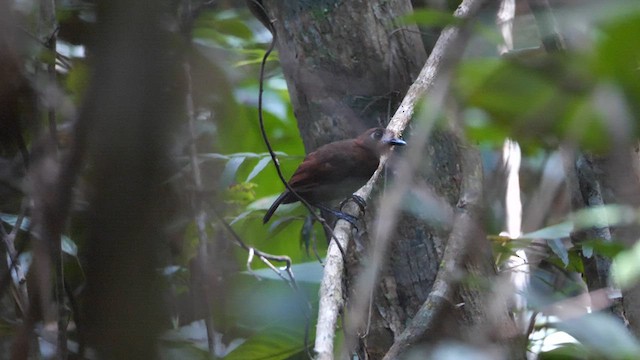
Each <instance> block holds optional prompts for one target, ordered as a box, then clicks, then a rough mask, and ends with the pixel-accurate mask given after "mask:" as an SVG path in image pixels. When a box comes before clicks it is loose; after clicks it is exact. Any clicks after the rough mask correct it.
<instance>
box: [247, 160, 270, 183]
mask: <svg viewBox="0 0 640 360" xmlns="http://www.w3.org/2000/svg"><path fill="white" fill-rule="evenodd" d="M269 162H271V157H270V156H268V157H267V156H265V157H263V158H262V159H260V161H258V163H257V164H256V166H255V167H254V168H253V170H251V173H249V176H247V180H245V182H249V181H251V180H252V179H253V178H254V177H256V176H257V175H258V174H259V173H260V172H261V171H262V170H264V168H265V167H267V165H269Z"/></svg>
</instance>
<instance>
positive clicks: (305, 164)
mask: <svg viewBox="0 0 640 360" xmlns="http://www.w3.org/2000/svg"><path fill="white" fill-rule="evenodd" d="M406 144H407V143H406V142H405V141H404V140H403V139H402V138H400V137H397V136H396V135H395V134H394V133H393V131H391V130H388V129H385V128H381V127H376V128H371V129H369V130H367V131H365V132H364V133H362V134H361V135H360V136H358V137H357V138H355V139H348V140H340V141H335V142H332V143H329V144H326V145H323V146H321V147H319V148H318V149H317V150H315V151H313V152H311V153H309V154H308V155H307V156H306V157H305V158H304V160H303V161H302V164H300V166H298V168H297V169H296V171H295V172H294V173H293V175H292V176H291V179H290V180H289V181H288V184H289V187H291V189H293V190H294V191H295V192H296V193H297V194H298V195H300V197H302V198H303V199H304V200H306V201H307V202H308V203H309V204H310V205H313V206H314V207H317V208H320V209H323V210H328V211H329V212H331V213H333V214H334V215H338V216H339V217H340V215H346V214H342V213H340V212H337V211H333V210H331V209H329V208H328V207H327V206H326V204H327V203H328V202H330V201H333V200H340V199H345V198H347V197H349V196H351V195H352V194H353V193H354V192H355V191H356V190H358V189H359V188H361V187H362V186H363V185H364V184H366V183H367V181H368V180H369V179H370V178H371V176H372V175H373V173H374V172H375V171H376V169H377V168H378V165H379V164H380V158H381V156H383V155H385V154H387V153H389V151H391V149H392V148H393V147H394V146H404V145H406ZM296 201H299V199H298V198H297V197H296V196H295V195H294V194H293V193H292V192H290V191H289V190H288V189H286V190H285V191H284V192H283V193H282V194H280V196H278V198H277V199H276V200H275V201H274V202H273V204H272V205H271V207H270V208H269V210H267V213H266V214H265V215H264V218H263V219H262V221H263V223H265V224H266V223H267V222H268V221H269V219H271V216H273V213H274V212H275V211H276V209H277V208H278V206H280V205H281V204H290V203H294V202H296ZM345 220H348V219H345ZM348 221H349V220H348Z"/></svg>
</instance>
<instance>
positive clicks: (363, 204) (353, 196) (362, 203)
mask: <svg viewBox="0 0 640 360" xmlns="http://www.w3.org/2000/svg"><path fill="white" fill-rule="evenodd" d="M349 200H353V202H354V203H356V205H358V207H359V208H360V211H361V212H362V213H363V214H364V210H365V209H366V207H367V202H366V201H365V200H364V199H363V198H362V196H360V195H356V194H351V196H349V197H348V198H346V199H344V200H343V201H342V202H341V203H340V210H342V207H343V206H344V205H345V204H346V203H347V201H349Z"/></svg>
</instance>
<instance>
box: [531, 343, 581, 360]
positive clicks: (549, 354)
mask: <svg viewBox="0 0 640 360" xmlns="http://www.w3.org/2000/svg"><path fill="white" fill-rule="evenodd" d="M590 355H592V354H591V353H590V352H589V350H588V349H587V348H585V347H584V346H583V345H582V344H579V343H564V344H559V345H557V347H556V348H555V349H553V350H549V351H544V352H541V353H540V355H539V357H538V359H540V360H583V359H589V356H590Z"/></svg>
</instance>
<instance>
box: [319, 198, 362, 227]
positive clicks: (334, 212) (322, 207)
mask: <svg viewBox="0 0 640 360" xmlns="http://www.w3.org/2000/svg"><path fill="white" fill-rule="evenodd" d="M313 206H315V207H317V208H318V209H320V210H324V211H326V212H328V213H330V214H331V215H333V216H335V217H337V218H338V219H342V220H344V221H346V222H348V223H349V224H351V225H353V227H354V228H356V230H358V218H356V217H355V216H352V215H349V214H345V213H343V212H342V211H338V210H334V209H332V208H330V207H328V206H325V205H322V204H313Z"/></svg>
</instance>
